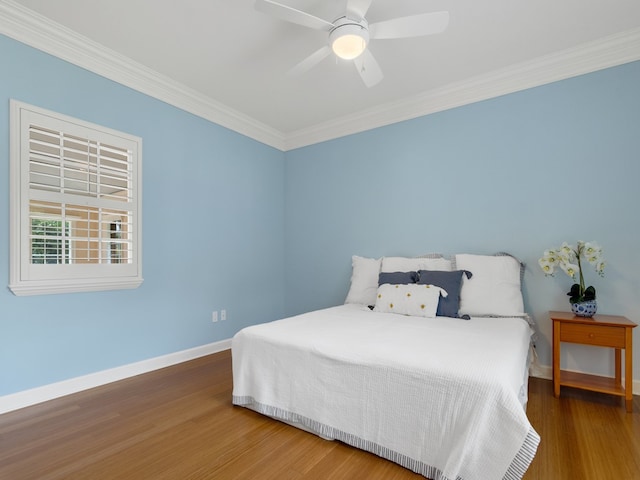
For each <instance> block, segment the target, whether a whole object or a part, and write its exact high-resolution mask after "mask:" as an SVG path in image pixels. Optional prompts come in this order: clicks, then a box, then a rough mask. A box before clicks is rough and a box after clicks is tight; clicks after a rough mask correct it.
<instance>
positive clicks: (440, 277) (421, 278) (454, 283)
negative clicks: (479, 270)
mask: <svg viewBox="0 0 640 480" xmlns="http://www.w3.org/2000/svg"><path fill="white" fill-rule="evenodd" d="M471 275H472V274H471V272H469V271H467V270H454V271H452V272H442V271H438V270H420V271H419V272H418V283H419V284H427V285H429V284H431V285H436V286H438V287H441V288H444V289H445V290H446V291H447V293H448V294H449V295H448V296H447V297H442V298H440V301H439V303H438V311H437V314H438V316H441V317H452V318H459V315H458V310H459V309H460V289H461V288H462V277H463V276H466V277H467V278H471Z"/></svg>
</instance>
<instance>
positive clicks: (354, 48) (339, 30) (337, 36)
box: [329, 24, 369, 60]
mask: <svg viewBox="0 0 640 480" xmlns="http://www.w3.org/2000/svg"><path fill="white" fill-rule="evenodd" d="M368 43H369V32H368V31H367V29H366V28H363V27H362V25H357V24H346V25H340V26H338V27H336V28H335V29H333V30H332V31H331V33H330V34H329V44H330V45H331V49H332V50H333V53H335V54H336V55H337V56H338V57H340V58H343V59H345V60H353V59H354V58H357V57H359V56H360V55H361V54H362V52H364V50H365V49H366V48H367V44H368Z"/></svg>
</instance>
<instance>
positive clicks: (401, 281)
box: [378, 272, 418, 285]
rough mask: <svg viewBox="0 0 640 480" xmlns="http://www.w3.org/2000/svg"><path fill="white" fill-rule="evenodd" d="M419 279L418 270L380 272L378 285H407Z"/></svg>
mask: <svg viewBox="0 0 640 480" xmlns="http://www.w3.org/2000/svg"><path fill="white" fill-rule="evenodd" d="M417 281H418V272H380V275H378V285H383V284H385V283H390V284H391V285H406V284H409V283H416V282H417Z"/></svg>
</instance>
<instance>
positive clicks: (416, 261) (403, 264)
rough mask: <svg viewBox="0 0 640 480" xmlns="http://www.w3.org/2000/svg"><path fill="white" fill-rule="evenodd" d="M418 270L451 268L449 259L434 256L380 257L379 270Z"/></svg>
mask: <svg viewBox="0 0 640 480" xmlns="http://www.w3.org/2000/svg"><path fill="white" fill-rule="evenodd" d="M418 270H451V261H450V260H448V259H446V258H443V257H436V256H424V257H415V258H409V257H382V264H381V266H380V271H381V272H417V271H418Z"/></svg>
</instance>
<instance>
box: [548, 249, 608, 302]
mask: <svg viewBox="0 0 640 480" xmlns="http://www.w3.org/2000/svg"><path fill="white" fill-rule="evenodd" d="M583 260H586V261H587V262H588V263H590V264H591V265H593V266H594V268H595V270H596V272H597V273H598V275H600V276H601V277H603V276H604V267H605V265H606V264H605V261H604V259H603V258H602V248H601V247H600V246H599V245H598V244H597V243H595V242H582V241H579V242H578V243H577V245H576V246H575V247H574V246H573V245H569V244H568V243H567V242H564V243H563V244H562V246H561V247H560V248H554V249H551V250H545V252H544V255H543V256H542V258H540V259H539V260H538V263H539V264H540V268H542V271H543V272H544V273H545V275H550V276H553V274H554V273H555V270H556V268H557V267H559V268H560V269H561V270H562V271H563V272H564V273H566V274H567V275H569V276H570V277H571V278H573V279H574V280H577V281H578V283H574V284H573V285H572V286H571V290H570V291H569V292H568V293H567V295H569V297H570V298H569V301H570V302H571V303H581V302H586V301H589V300H595V299H596V289H595V288H593V287H592V286H589V287H585V283H584V274H583V272H582V262H583ZM576 277H577V278H576Z"/></svg>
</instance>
